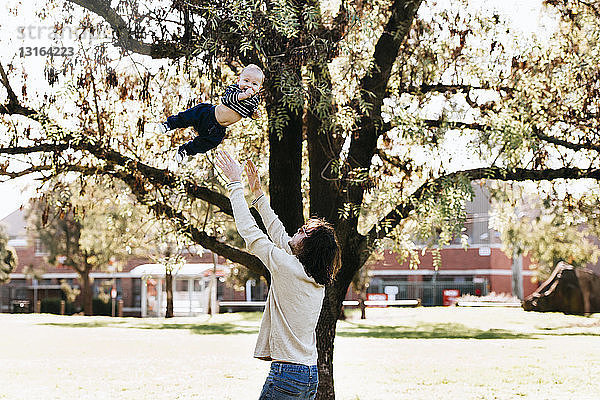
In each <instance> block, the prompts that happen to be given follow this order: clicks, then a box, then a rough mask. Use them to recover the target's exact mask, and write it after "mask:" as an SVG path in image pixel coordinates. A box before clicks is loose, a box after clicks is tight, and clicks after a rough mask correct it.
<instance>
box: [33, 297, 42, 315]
mask: <svg viewBox="0 0 600 400" xmlns="http://www.w3.org/2000/svg"><path fill="white" fill-rule="evenodd" d="M33 312H34V313H36V314H39V313H41V312H42V301H41V300H38V301H36V302H35V310H33Z"/></svg>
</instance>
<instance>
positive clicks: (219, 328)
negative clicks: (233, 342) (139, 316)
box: [132, 322, 258, 335]
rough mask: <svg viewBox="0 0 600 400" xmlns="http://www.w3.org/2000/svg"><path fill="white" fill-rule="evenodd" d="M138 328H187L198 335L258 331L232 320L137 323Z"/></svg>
mask: <svg viewBox="0 0 600 400" xmlns="http://www.w3.org/2000/svg"><path fill="white" fill-rule="evenodd" d="M132 328H136V329H187V330H189V331H191V332H192V333H195V334H198V335H239V334H251V333H258V328H255V327H250V326H249V327H244V326H239V325H236V324H232V323H230V322H223V323H214V324H148V325H136V326H134V327H132Z"/></svg>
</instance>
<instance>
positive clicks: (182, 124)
mask: <svg viewBox="0 0 600 400" xmlns="http://www.w3.org/2000/svg"><path fill="white" fill-rule="evenodd" d="M207 106H208V107H210V104H204V103H202V104H198V105H197V106H195V107H192V108H190V109H187V110H185V111H182V112H180V113H179V114H177V115H171V116H170V117H168V118H167V124H168V125H169V128H171V129H176V128H188V127H190V126H194V127H195V126H198V125H203V120H204V119H205V118H206V109H207Z"/></svg>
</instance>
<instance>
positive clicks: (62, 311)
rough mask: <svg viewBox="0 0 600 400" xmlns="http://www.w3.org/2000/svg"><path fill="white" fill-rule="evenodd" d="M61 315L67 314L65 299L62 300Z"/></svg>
mask: <svg viewBox="0 0 600 400" xmlns="http://www.w3.org/2000/svg"><path fill="white" fill-rule="evenodd" d="M60 315H65V301H64V300H61V301H60Z"/></svg>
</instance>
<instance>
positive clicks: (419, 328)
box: [337, 322, 536, 339]
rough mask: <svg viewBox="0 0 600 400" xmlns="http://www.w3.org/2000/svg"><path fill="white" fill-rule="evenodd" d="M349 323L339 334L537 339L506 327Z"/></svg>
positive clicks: (393, 337)
mask: <svg viewBox="0 0 600 400" xmlns="http://www.w3.org/2000/svg"><path fill="white" fill-rule="evenodd" d="M347 323H348V324H350V325H353V326H349V327H342V328H339V329H338V331H337V336H342V337H371V338H383V339H535V336H536V335H535V334H530V333H515V332H511V331H507V330H504V329H489V330H481V329H475V328H469V327H467V326H465V325H462V324H453V323H439V324H423V323H421V324H418V325H416V326H402V325H395V326H394V325H364V324H356V323H352V322H347Z"/></svg>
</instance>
